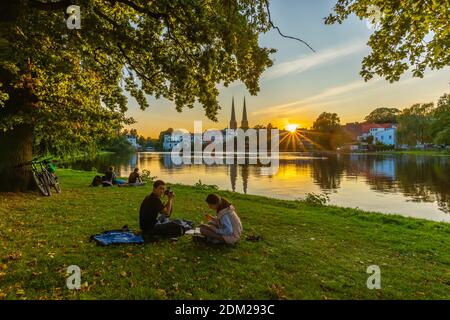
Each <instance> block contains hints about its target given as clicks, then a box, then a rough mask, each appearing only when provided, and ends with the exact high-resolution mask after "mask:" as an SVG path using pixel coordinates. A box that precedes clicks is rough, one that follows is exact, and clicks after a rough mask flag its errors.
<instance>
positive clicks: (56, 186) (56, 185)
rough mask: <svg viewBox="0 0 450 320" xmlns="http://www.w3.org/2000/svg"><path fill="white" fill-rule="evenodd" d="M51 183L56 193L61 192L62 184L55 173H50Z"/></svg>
mask: <svg viewBox="0 0 450 320" xmlns="http://www.w3.org/2000/svg"><path fill="white" fill-rule="evenodd" d="M49 176H50V184H51V186H52V187H53V188H54V189H55V191H56V193H61V186H60V184H59V182H58V177H57V176H56V175H55V174H54V173H49Z"/></svg>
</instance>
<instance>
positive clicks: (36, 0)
mask: <svg viewBox="0 0 450 320" xmlns="http://www.w3.org/2000/svg"><path fill="white" fill-rule="evenodd" d="M28 3H29V5H30V7H31V8H33V9H38V10H45V11H53V10H62V9H65V8H67V7H68V6H70V5H72V4H73V0H60V1H57V2H55V1H40V0H29V2H28Z"/></svg>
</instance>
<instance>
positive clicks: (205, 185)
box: [194, 179, 219, 190]
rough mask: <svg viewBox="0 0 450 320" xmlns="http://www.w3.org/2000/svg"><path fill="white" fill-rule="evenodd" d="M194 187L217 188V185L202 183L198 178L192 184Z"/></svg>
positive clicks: (202, 188)
mask: <svg viewBox="0 0 450 320" xmlns="http://www.w3.org/2000/svg"><path fill="white" fill-rule="evenodd" d="M194 187H196V188H197V189H201V190H218V189H219V187H218V186H216V185H215V184H204V183H202V180H200V179H199V180H198V182H197V183H196V184H195V185H194Z"/></svg>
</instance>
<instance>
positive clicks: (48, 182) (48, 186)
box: [41, 171, 52, 196]
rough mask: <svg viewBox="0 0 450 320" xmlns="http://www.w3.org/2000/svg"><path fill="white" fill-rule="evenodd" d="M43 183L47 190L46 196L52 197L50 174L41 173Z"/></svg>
mask: <svg viewBox="0 0 450 320" xmlns="http://www.w3.org/2000/svg"><path fill="white" fill-rule="evenodd" d="M41 175H42V178H43V181H44V186H45V187H46V189H47V192H48V195H49V196H51V195H52V182H51V178H50V174H49V173H48V172H46V171H44V172H42V173H41Z"/></svg>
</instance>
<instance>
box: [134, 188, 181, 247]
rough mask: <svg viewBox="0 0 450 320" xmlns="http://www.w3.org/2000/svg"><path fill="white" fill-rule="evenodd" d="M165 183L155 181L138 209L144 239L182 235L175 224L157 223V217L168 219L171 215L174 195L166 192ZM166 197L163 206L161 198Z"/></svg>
mask: <svg viewBox="0 0 450 320" xmlns="http://www.w3.org/2000/svg"><path fill="white" fill-rule="evenodd" d="M165 186H166V183H165V182H164V181H162V180H156V181H155V182H154V183H153V190H152V193H151V194H150V195H148V196H147V197H145V199H144V201H142V204H141V207H140V209H139V226H140V228H141V230H142V236H143V237H144V239H148V238H153V237H159V236H162V237H177V236H180V235H182V234H183V233H184V231H183V229H182V227H181V226H180V225H178V224H176V223H171V222H168V223H159V222H158V216H159V215H162V216H164V217H166V218H169V217H170V215H171V214H172V205H173V199H174V197H175V194H174V193H173V192H166V188H165ZM164 195H167V197H168V201H167V203H166V204H163V202H162V201H161V198H162V197H163V196H164Z"/></svg>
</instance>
